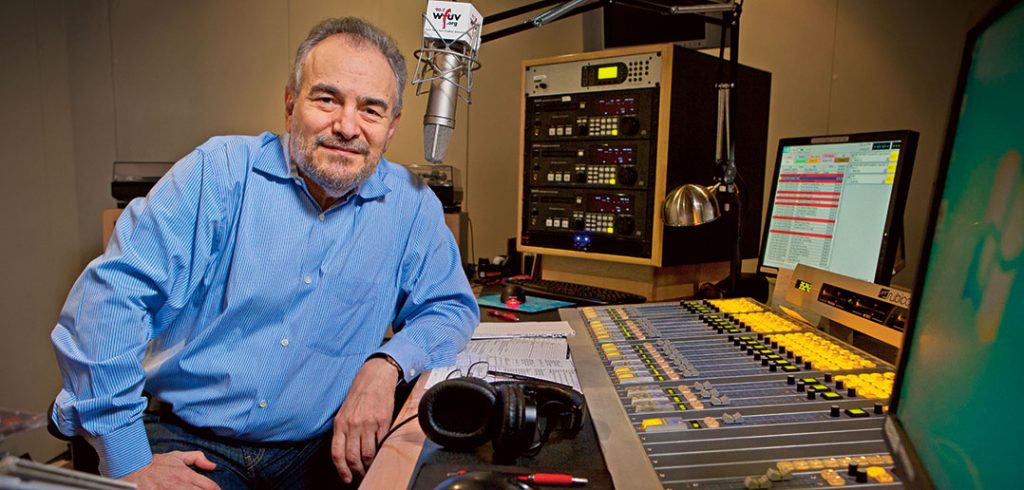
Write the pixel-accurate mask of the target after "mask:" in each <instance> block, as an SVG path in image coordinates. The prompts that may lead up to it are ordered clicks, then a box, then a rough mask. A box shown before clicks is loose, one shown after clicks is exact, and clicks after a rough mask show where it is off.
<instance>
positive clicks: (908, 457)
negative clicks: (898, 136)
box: [885, 0, 1020, 489]
mask: <svg viewBox="0 0 1024 490" xmlns="http://www.w3.org/2000/svg"><path fill="white" fill-rule="evenodd" d="M1018 3H1020V2H1019V0H1002V1H1001V2H1000V3H999V4H997V5H996V6H995V7H993V8H992V9H991V10H990V11H989V12H988V13H987V14H986V15H985V16H984V17H983V18H982V19H981V20H980V21H979V22H978V23H977V24H975V25H974V26H973V27H972V28H971V29H970V30H969V31H968V32H967V38H966V40H965V41H964V48H963V52H962V53H961V56H960V70H959V73H958V74H957V81H956V89H955V91H954V92H953V102H952V105H951V107H950V111H949V119H948V120H947V122H946V131H945V134H944V136H943V141H942V152H941V153H940V154H939V160H938V162H939V164H938V168H937V169H936V176H935V181H934V183H933V186H932V193H931V203H930V207H929V210H928V221H927V226H926V228H925V232H924V235H922V236H923V237H927V238H925V239H924V240H922V243H921V249H920V250H921V252H920V254H919V255H918V257H919V258H920V265H919V266H918V268H917V272H916V274H915V276H914V289H913V291H914V294H913V295H912V298H911V301H910V313H909V314H908V315H907V326H906V330H905V331H904V332H903V345H902V346H901V347H900V351H899V357H898V359H897V361H896V379H895V380H894V381H893V387H892V395H891V398H890V400H889V410H888V411H887V412H886V415H885V417H886V420H885V442H886V445H887V446H888V447H889V450H890V451H891V452H892V453H893V455H894V456H896V458H895V459H896V461H897V463H899V464H902V465H905V466H906V468H903V469H902V470H900V469H899V466H897V470H898V475H899V476H900V478H901V480H903V483H904V484H906V485H907V486H908V487H910V488H925V489H930V488H934V483H933V482H932V481H931V479H930V477H929V476H928V473H927V470H926V469H925V468H924V465H923V464H922V463H921V459H920V456H919V454H918V453H917V451H916V450H915V448H914V446H913V444H912V443H910V439H909V437H907V433H906V430H905V429H904V427H903V424H902V423H901V422H900V419H899V417H898V416H897V414H896V412H897V409H898V407H899V400H900V392H901V391H902V389H903V383H904V382H905V380H904V373H906V369H907V352H908V351H909V350H911V349H912V344H913V338H914V334H915V331H916V330H917V321H918V317H919V316H920V309H921V300H922V294H921V292H922V291H923V290H924V282H925V278H926V276H927V274H928V269H929V267H930V264H929V263H928V261H929V260H930V258H931V253H932V237H934V236H935V228H936V226H937V225H938V220H939V210H940V208H941V206H942V195H943V191H944V190H945V188H946V178H947V176H948V173H949V164H950V158H951V156H952V153H953V143H954V142H955V140H956V132H957V128H958V127H959V122H960V116H961V113H962V108H963V100H964V90H965V89H966V85H967V76H968V74H969V73H970V70H971V61H972V59H973V57H974V49H975V46H977V41H978V36H979V35H980V34H981V33H982V32H984V31H985V30H986V29H988V28H989V27H991V25H992V24H993V23H994V22H995V21H996V20H998V19H1000V18H1001V17H1002V16H1003V14H1005V13H1006V12H1008V11H1009V10H1010V9H1011V8H1013V7H1015V6H1016V5H1017V4H1018Z"/></svg>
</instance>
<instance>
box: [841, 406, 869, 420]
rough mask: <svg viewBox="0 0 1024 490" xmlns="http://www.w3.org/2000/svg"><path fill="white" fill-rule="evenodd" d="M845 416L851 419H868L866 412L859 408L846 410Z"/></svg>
mask: <svg viewBox="0 0 1024 490" xmlns="http://www.w3.org/2000/svg"><path fill="white" fill-rule="evenodd" d="M846 415H847V416H849V417H853V418H861V417H870V415H869V414H868V412H867V411H866V410H864V409H860V408H847V409H846Z"/></svg>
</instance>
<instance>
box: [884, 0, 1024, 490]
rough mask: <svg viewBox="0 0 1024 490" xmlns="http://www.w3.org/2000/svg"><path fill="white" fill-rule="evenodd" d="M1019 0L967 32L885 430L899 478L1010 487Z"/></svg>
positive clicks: (1020, 239)
mask: <svg viewBox="0 0 1024 490" xmlns="http://www.w3.org/2000/svg"><path fill="white" fill-rule="evenodd" d="M1022 53H1024V4H1022V3H1018V2H1017V1H1014V2H1010V3H1002V4H1000V5H999V6H998V7H996V10H995V11H993V12H992V13H990V14H989V16H987V17H986V18H985V19H984V20H983V21H982V22H981V23H980V24H979V25H977V26H976V27H975V28H974V29H972V30H971V32H970V34H969V35H968V40H967V44H966V48H965V51H964V58H963V62H962V65H961V71H960V79H959V82H958V88H957V93H956V94H957V95H956V98H955V100H954V104H953V110H952V114H951V118H950V123H949V125H948V127H947V133H946V139H945V145H944V148H943V152H942V157H941V159H940V162H941V163H942V164H941V165H940V167H939V172H938V178H937V181H936V188H935V194H934V197H933V202H932V210H931V216H930V219H929V224H928V228H927V232H926V234H925V237H927V238H926V239H925V240H924V243H925V245H924V249H923V253H922V255H921V257H922V266H921V267H920V269H919V271H918V275H917V279H916V284H915V288H914V292H915V297H914V301H913V302H912V304H911V310H910V318H909V322H908V326H907V332H906V334H905V335H904V345H903V347H902V353H901V357H900V361H899V370H898V375H897V377H896V383H895V386H894V388H893V400H892V402H891V405H890V409H889V413H888V416H887V418H886V425H885V429H886V430H885V432H886V439H887V440H888V441H889V444H890V448H891V449H892V451H893V454H894V457H895V460H896V463H897V473H898V474H900V475H901V479H902V480H904V481H905V483H906V484H907V487H908V488H929V487H932V486H934V487H935V488H956V489H970V488H1020V487H1021V480H1020V478H1019V477H1018V474H1019V471H1020V468H1019V467H1018V466H1017V465H1018V464H1020V455H1021V454H1024V442H1022V441H1024V439H1022V436H1024V423H1022V422H1021V415H1020V409H1021V407H1022V406H1024V391H1022V390H1021V389H1020V387H1019V379H1018V378H1019V377H1020V376H1019V373H1020V357H1021V356H1020V352H1021V350H1020V349H1021V347H1020V346H1021V345H1024V328H1021V326H1022V325H1024V163H1022V156H1021V155H1022V154H1024V128H1022V126H1021V122H1020V117H1021V114H1024V91H1022V90H1021V87H1024V54H1022Z"/></svg>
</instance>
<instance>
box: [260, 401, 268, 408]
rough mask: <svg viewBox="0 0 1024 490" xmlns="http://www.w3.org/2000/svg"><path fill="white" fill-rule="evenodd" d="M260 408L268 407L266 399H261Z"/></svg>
mask: <svg viewBox="0 0 1024 490" xmlns="http://www.w3.org/2000/svg"><path fill="white" fill-rule="evenodd" d="M260 408H267V401H266V400H260Z"/></svg>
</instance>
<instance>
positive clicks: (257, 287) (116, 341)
mask: <svg viewBox="0 0 1024 490" xmlns="http://www.w3.org/2000/svg"><path fill="white" fill-rule="evenodd" d="M405 79H406V72H405V60H404V58H403V57H402V55H401V54H400V52H399V51H398V49H397V47H396V46H395V44H394V41H393V40H391V39H390V38H389V37H388V36H387V35H386V34H384V33H382V32H381V31H379V30H377V29H376V28H375V27H373V26H371V25H369V24H367V23H365V22H364V21H361V20H359V19H352V18H346V19H330V20H327V21H324V22H323V23H321V24H320V25H318V26H316V27H315V28H314V29H313V30H312V31H311V32H310V35H309V37H308V38H307V40H306V41H305V42H304V43H303V44H302V45H301V46H299V49H298V51H297V54H296V58H295V63H294V69H293V71H292V74H291V78H290V80H289V83H288V87H287V88H286V90H285V128H286V130H287V135H285V136H284V137H281V138H279V137H278V136H276V135H273V134H270V133H264V134H263V135H261V136H258V137H237V136H236V137H218V138H213V139H211V140H210V141H208V142H206V143H205V144H203V145H202V146H200V147H199V148H197V149H196V150H195V151H194V152H192V153H191V154H190V155H188V156H186V157H185V158H184V159H182V160H181V161H179V162H178V163H177V164H176V165H175V166H174V168H172V169H171V171H170V172H169V173H168V175H167V176H165V177H164V178H163V179H162V180H161V181H160V183H158V184H157V185H156V186H155V187H154V188H153V190H152V191H151V192H150V194H149V195H148V196H147V197H146V198H145V199H137V200H135V201H133V202H132V203H131V204H130V205H129V206H128V207H127V208H126V209H125V212H124V213H123V215H122V216H121V218H120V219H119V220H118V223H117V229H116V233H115V236H114V238H113V239H112V240H111V242H110V244H109V246H108V247H107V250H106V252H105V253H104V254H103V256H101V257H99V258H98V259H96V260H94V261H93V262H92V263H90V264H89V265H88V267H87V268H86V269H85V271H84V272H83V273H82V275H81V277H80V278H79V279H78V281H77V282H76V283H75V285H74V287H73V288H72V290H71V293H70V295H69V297H68V300H67V303H66V304H65V306H64V308H63V311H62V312H61V316H60V319H59V321H58V324H57V326H56V328H54V330H53V333H52V340H53V344H54V346H55V348H56V351H57V358H58V362H59V364H60V368H61V372H62V375H63V389H62V390H61V392H60V394H59V395H58V396H57V401H56V403H55V406H54V412H53V417H54V421H55V422H56V423H57V425H58V427H59V428H60V430H61V432H62V433H64V434H67V435H73V434H78V435H83V436H85V437H86V439H87V440H88V441H89V442H90V443H91V444H92V445H93V446H94V447H95V448H96V450H97V453H98V454H99V456H100V466H101V472H102V473H104V474H106V475H109V476H112V477H116V478H125V479H126V480H129V481H133V482H136V483H138V484H139V486H140V487H142V488H158V487H174V488H181V487H185V486H190V485H191V486H198V487H201V488H216V487H217V486H218V485H219V486H221V487H225V488H228V487H237V488H245V487H252V486H285V487H301V486H312V485H316V486H318V487H319V486H323V485H324V484H325V479H326V478H327V477H328V476H333V478H334V479H335V480H337V479H338V477H339V476H340V479H341V480H343V481H344V482H346V483H349V482H352V481H353V479H354V478H357V477H358V476H359V475H362V474H363V473H364V472H365V470H366V467H367V466H368V465H369V463H370V461H371V460H372V458H373V456H374V454H375V452H376V446H377V444H378V443H379V442H381V437H382V436H383V435H384V433H385V432H386V430H387V428H388V426H389V425H390V423H391V416H392V411H393V409H394V398H393V397H394V391H395V386H396V385H397V383H398V381H399V380H400V378H401V379H405V380H410V379H412V378H413V377H415V376H417V375H418V374H419V373H420V372H421V371H423V370H425V369H429V368H431V367H434V366H438V365H441V364H443V363H447V362H450V361H452V360H453V359H454V356H455V354H456V352H458V351H459V350H460V349H461V348H462V347H463V346H464V345H465V343H466V342H467V340H468V338H469V335H470V333H471V332H472V329H473V327H474V326H475V325H476V324H477V323H478V322H479V317H478V310H477V306H476V302H475V300H474V299H473V296H472V293H471V291H470V289H469V285H468V283H467V281H466V278H465V276H464V275H463V273H462V271H461V268H460V263H461V261H460V258H459V255H458V251H457V248H456V247H455V243H454V240H453V239H452V236H451V233H449V232H448V230H447V229H446V228H445V226H444V220H443V215H442V211H441V206H440V203H439V202H438V201H437V199H436V197H434V196H433V195H432V194H431V192H430V190H429V188H427V187H425V186H423V185H422V184H421V183H420V182H419V181H418V180H417V178H415V177H413V176H412V175H411V174H410V173H409V172H407V171H406V170H405V169H404V168H402V167H401V166H398V165H395V164H393V163H390V162H388V161H386V160H383V159H382V158H381V156H382V154H383V153H384V151H385V150H386V148H387V145H388V142H389V141H390V140H391V137H392V136H393V135H394V133H395V129H396V128H397V125H398V121H399V119H400V115H401V100H402V99H401V90H402V87H403V86H404V84H405ZM389 325H390V326H392V327H393V329H394V331H395V335H394V337H393V338H391V339H390V340H389V341H388V342H387V343H386V344H384V345H383V346H381V342H382V340H383V339H384V335H385V331H386V330H387V328H388V326H389ZM143 393H146V394H147V395H148V396H149V397H151V398H152V405H153V406H154V408H155V410H151V411H148V412H145V414H144V411H145V410H146V407H147V399H146V398H145V397H144V395H143ZM332 460H333V465H332ZM325 468H326V471H325ZM200 473H202V474H200Z"/></svg>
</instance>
